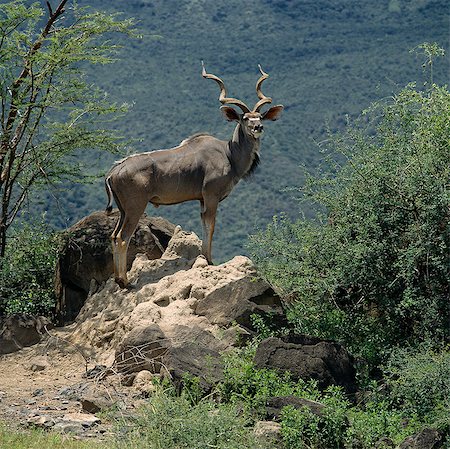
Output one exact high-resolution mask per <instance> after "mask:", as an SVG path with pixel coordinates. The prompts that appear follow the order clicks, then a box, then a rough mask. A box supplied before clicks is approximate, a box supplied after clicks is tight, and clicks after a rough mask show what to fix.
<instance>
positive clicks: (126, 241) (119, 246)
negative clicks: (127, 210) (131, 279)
mask: <svg viewBox="0 0 450 449" xmlns="http://www.w3.org/2000/svg"><path fill="white" fill-rule="evenodd" d="M145 206H146V204H144V205H141V207H139V208H136V209H135V210H133V214H132V215H127V214H125V216H124V219H123V222H122V225H121V227H120V229H119V231H118V233H117V235H116V237H115V242H114V244H115V249H116V254H117V257H116V259H115V266H116V267H117V271H116V272H115V279H116V282H117V283H118V284H119V286H120V287H121V288H124V287H126V286H127V285H128V278H127V252H128V246H129V245H130V241H131V238H132V237H133V234H134V231H135V230H136V227H137V224H138V222H139V219H140V218H141V215H142V214H143V213H144V210H145Z"/></svg>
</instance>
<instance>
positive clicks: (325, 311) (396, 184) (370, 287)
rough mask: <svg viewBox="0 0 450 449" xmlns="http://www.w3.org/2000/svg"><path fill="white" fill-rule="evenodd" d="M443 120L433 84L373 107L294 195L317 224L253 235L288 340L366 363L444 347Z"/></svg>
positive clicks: (448, 200) (449, 193) (449, 135)
mask: <svg viewBox="0 0 450 449" xmlns="http://www.w3.org/2000/svg"><path fill="white" fill-rule="evenodd" d="M449 111H450V93H449V91H448V90H447V88H446V87H439V86H437V85H431V86H430V87H429V88H427V89H426V90H424V91H421V90H418V89H417V88H416V86H415V85H413V84H411V85H408V86H407V87H406V88H405V89H403V90H402V91H401V92H400V93H399V94H398V95H396V96H394V97H393V98H392V99H391V100H389V101H388V102H387V103H384V104H382V103H378V104H376V105H374V106H373V107H371V108H370V110H368V111H366V112H365V113H364V114H363V115H362V116H361V118H360V120H359V121H357V122H356V123H355V124H354V125H352V126H350V127H349V128H348V130H347V132H346V134H345V135H342V136H338V137H333V138H331V139H330V140H329V141H327V148H326V150H327V151H328V150H329V151H330V157H329V159H328V162H330V164H329V165H327V169H326V170H324V171H323V172H322V173H321V174H320V175H317V176H314V177H313V176H310V177H309V178H308V180H307V182H306V185H305V187H304V188H303V189H302V194H303V195H304V196H303V200H304V201H307V202H308V203H311V202H312V203H314V204H316V205H317V207H318V216H317V217H318V218H317V219H316V220H315V221H307V220H304V219H301V220H298V221H295V222H292V221H290V220H289V219H288V218H286V217H285V216H279V217H276V218H275V219H274V221H273V223H272V224H271V225H269V226H268V228H267V229H266V230H265V231H261V232H260V233H258V234H256V235H254V236H253V237H252V238H251V240H250V243H249V246H250V251H251V253H252V257H253V259H254V261H255V262H256V263H257V265H258V267H259V270H260V272H261V273H262V275H263V276H264V277H265V278H266V280H267V281H268V282H269V283H271V284H272V285H273V286H274V287H275V288H276V289H277V291H279V292H280V293H281V294H283V295H284V296H286V297H289V298H291V302H290V304H289V305H290V307H289V318H290V321H291V322H292V323H293V325H294V326H295V328H296V331H298V332H300V333H307V334H312V335H317V336H320V337H325V338H332V339H335V340H338V341H341V342H343V343H344V344H346V345H347V346H348V347H349V349H351V350H352V352H353V353H354V354H355V355H358V356H362V357H363V358H364V359H366V360H368V361H369V362H370V363H371V365H372V366H376V365H377V364H378V363H379V362H380V361H382V360H386V358H387V356H388V355H389V351H390V348H391V347H393V346H395V345H398V344H402V343H404V342H409V343H411V344H416V343H418V342H421V341H423V340H433V341H435V342H442V341H445V340H448V338H449V336H450V335H449V331H450V330H449V326H448V323H449V320H450V315H449V313H450V309H449V307H448V295H449V291H450V215H449V214H450V212H449V211H450V189H449V183H448V180H449V177H450V164H449V159H448V157H449V154H450V114H449ZM331 155H332V156H333V157H331ZM344 162H345V163H344Z"/></svg>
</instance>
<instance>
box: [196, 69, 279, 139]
mask: <svg viewBox="0 0 450 449" xmlns="http://www.w3.org/2000/svg"><path fill="white" fill-rule="evenodd" d="M202 67H203V70H202V76H203V78H209V79H212V80H214V81H216V82H217V84H218V85H219V87H220V96H219V101H220V102H221V103H222V104H223V105H224V106H221V107H220V109H221V111H222V112H223V114H224V116H225V118H226V119H227V120H228V121H236V122H238V123H240V125H241V127H242V130H243V131H244V133H245V134H247V135H248V136H251V137H253V138H254V139H258V138H259V137H260V136H261V134H262V133H263V131H264V126H263V124H262V122H263V121H264V120H272V121H275V120H277V119H278V118H279V117H280V115H281V111H282V110H283V106H282V105H277V106H272V107H271V108H270V109H268V110H267V111H266V112H261V111H260V110H261V108H262V107H263V106H264V105H265V104H270V103H272V98H270V97H266V96H265V95H264V94H263V93H262V91H261V85H262V83H263V81H264V80H265V79H267V78H268V77H269V75H268V74H267V73H265V72H264V71H263V69H262V68H261V66H260V65H258V67H259V71H260V72H261V76H260V78H259V79H258V81H257V83H256V93H257V95H258V98H259V101H258V102H257V103H256V104H255V106H254V107H253V109H252V110H250V108H249V107H248V106H247V105H246V104H245V103H244V102H243V101H241V100H238V99H237V98H229V97H227V92H226V90H225V84H224V82H223V81H222V80H221V79H220V78H219V77H217V76H215V75H212V74H210V73H206V69H205V66H204V64H203V61H202ZM226 104H232V105H235V106H238V107H239V108H240V109H241V110H242V113H239V112H238V111H236V109H234V108H231V107H229V106H225V105H226Z"/></svg>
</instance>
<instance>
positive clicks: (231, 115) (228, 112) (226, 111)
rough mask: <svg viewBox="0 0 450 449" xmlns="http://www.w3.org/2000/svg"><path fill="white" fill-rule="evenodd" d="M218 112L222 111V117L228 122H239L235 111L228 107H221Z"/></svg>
mask: <svg viewBox="0 0 450 449" xmlns="http://www.w3.org/2000/svg"><path fill="white" fill-rule="evenodd" d="M220 110H221V111H222V113H223V115H224V116H225V118H226V119H227V120H228V121H229V122H232V121H236V122H238V121H239V118H240V116H239V114H238V112H237V111H236V109H233V108H230V107H229V106H221V107H220Z"/></svg>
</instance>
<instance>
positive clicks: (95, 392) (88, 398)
mask: <svg viewBox="0 0 450 449" xmlns="http://www.w3.org/2000/svg"><path fill="white" fill-rule="evenodd" d="M76 399H77V400H78V401H79V402H80V404H81V409H82V411H84V412H87V413H97V412H100V411H102V410H108V409H110V408H112V407H115V406H120V407H121V406H122V401H121V399H120V397H119V395H118V394H117V393H116V392H114V391H109V390H105V389H103V388H100V387H97V384H96V383H92V384H88V385H87V387H86V388H84V389H83V391H82V392H81V393H80V394H78V395H77V397H76Z"/></svg>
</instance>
